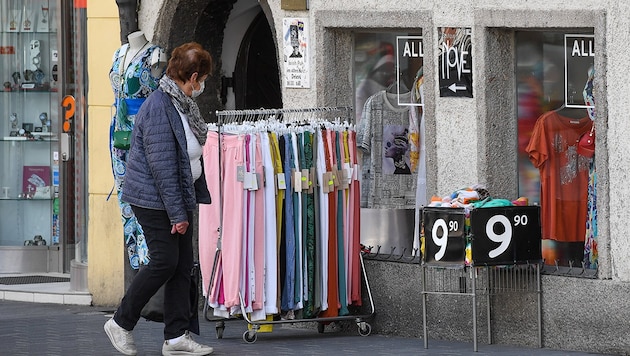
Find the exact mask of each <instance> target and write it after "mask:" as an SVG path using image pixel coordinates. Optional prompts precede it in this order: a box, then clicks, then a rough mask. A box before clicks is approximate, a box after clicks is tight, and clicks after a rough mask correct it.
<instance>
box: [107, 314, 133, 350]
mask: <svg viewBox="0 0 630 356" xmlns="http://www.w3.org/2000/svg"><path fill="white" fill-rule="evenodd" d="M103 329H105V333H106V334H107V337H109V341H111V343H112V345H113V346H114V347H115V348H116V350H118V352H120V353H121V354H123V355H130V356H134V355H136V354H137V353H138V349H136V344H135V343H134V342H133V335H132V334H131V331H127V330H125V329H123V328H122V327H121V326H119V325H118V324H116V322H115V321H114V318H111V319H109V320H108V321H107V322H106V323H105V325H104V326H103Z"/></svg>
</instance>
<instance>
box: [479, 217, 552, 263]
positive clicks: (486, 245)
mask: <svg viewBox="0 0 630 356" xmlns="http://www.w3.org/2000/svg"><path fill="white" fill-rule="evenodd" d="M470 227H471V233H472V261H473V264H475V265H509V264H519V263H527V262H540V260H541V259H542V250H541V241H542V228H541V222H540V207H538V206H508V207H493V208H478V209H474V210H473V211H472V212H471V215H470Z"/></svg>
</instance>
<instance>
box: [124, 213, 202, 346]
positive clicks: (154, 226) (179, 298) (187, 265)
mask: <svg viewBox="0 0 630 356" xmlns="http://www.w3.org/2000/svg"><path fill="white" fill-rule="evenodd" d="M132 209H133V212H134V214H135V215H136V218H137V219H138V222H139V223H140V225H141V226H142V230H143V231H144V236H145V239H146V242H147V246H148V249H149V258H150V260H149V264H148V265H147V266H146V268H145V267H143V268H141V269H140V270H139V271H138V273H137V274H136V276H135V277H134V279H133V281H132V282H131V284H130V285H129V288H128V289H127V292H126V293H125V296H124V297H123V298H122V301H121V303H120V306H119V307H118V310H117V311H116V313H115V314H114V320H115V321H116V323H117V324H118V325H120V326H121V327H123V328H124V329H126V330H133V328H134V327H135V326H136V324H137V323H138V320H139V319H140V312H141V311H142V308H143V307H144V305H145V304H147V302H148V301H149V299H151V297H152V296H153V295H154V294H155V293H156V292H157V291H158V289H160V287H161V286H162V285H163V284H165V286H164V324H165V326H164V339H165V340H167V339H172V338H176V337H179V336H181V335H183V334H184V332H186V330H188V328H189V325H190V320H189V319H190V296H189V291H190V271H191V269H192V267H193V263H194V262H193V261H194V258H193V245H192V233H193V212H192V211H189V212H188V222H189V223H190V225H189V226H188V230H187V231H186V233H185V234H184V235H180V234H177V233H176V234H171V223H170V220H169V218H168V215H167V214H166V211H164V210H153V209H145V208H140V207H137V206H132Z"/></svg>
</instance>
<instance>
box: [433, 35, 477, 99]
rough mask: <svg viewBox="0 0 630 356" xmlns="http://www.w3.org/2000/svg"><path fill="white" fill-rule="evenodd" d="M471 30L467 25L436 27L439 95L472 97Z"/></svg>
mask: <svg viewBox="0 0 630 356" xmlns="http://www.w3.org/2000/svg"><path fill="white" fill-rule="evenodd" d="M471 32H472V31H471V29H470V28H469V27H440V28H438V35H439V36H438V41H439V42H438V66H439V67H438V74H439V80H440V97H448V96H452V97H465V98H472V97H473V91H472V90H473V88H472V42H471Z"/></svg>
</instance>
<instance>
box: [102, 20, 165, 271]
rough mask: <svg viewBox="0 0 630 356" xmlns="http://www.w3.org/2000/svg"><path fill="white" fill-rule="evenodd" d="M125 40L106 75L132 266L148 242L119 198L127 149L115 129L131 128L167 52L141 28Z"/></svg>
mask: <svg viewBox="0 0 630 356" xmlns="http://www.w3.org/2000/svg"><path fill="white" fill-rule="evenodd" d="M127 39H128V40H129V43H128V44H124V45H123V46H122V47H120V48H119V49H117V50H116V52H115V53H114V56H113V58H112V68H111V70H110V72H109V78H110V82H111V85H112V89H113V91H114V97H115V102H114V110H115V111H114V114H113V115H112V122H111V124H110V144H109V149H110V153H111V159H112V171H113V174H114V186H115V188H116V192H117V196H118V204H119V206H120V211H121V214H122V222H123V230H124V239H125V245H126V247H127V254H128V257H129V263H130V265H131V267H132V268H133V269H138V268H139V267H140V265H142V264H145V263H146V262H148V259H147V244H146V242H145V241H144V233H143V232H142V227H141V226H140V224H138V221H137V220H136V217H135V216H134V214H133V212H132V210H131V207H130V206H129V204H127V203H125V202H123V201H122V200H121V199H120V196H121V193H122V186H123V179H124V177H125V171H126V165H127V163H126V161H127V149H125V148H118V147H115V145H114V132H115V131H131V130H132V129H133V122H134V118H135V115H136V113H137V112H138V109H139V108H140V105H142V103H143V102H144V100H145V99H146V98H147V97H148V96H149V94H151V93H152V92H153V91H154V90H155V89H157V87H158V84H159V81H160V78H161V77H162V76H163V75H164V71H165V69H166V63H167V59H166V54H165V53H164V50H163V49H161V48H160V47H158V46H156V45H154V44H152V43H150V42H149V40H147V38H146V37H145V36H144V33H143V32H142V31H136V32H133V33H131V34H129V35H128V36H127Z"/></svg>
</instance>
